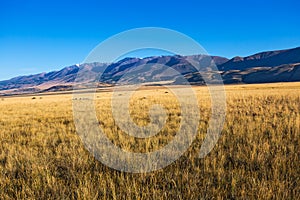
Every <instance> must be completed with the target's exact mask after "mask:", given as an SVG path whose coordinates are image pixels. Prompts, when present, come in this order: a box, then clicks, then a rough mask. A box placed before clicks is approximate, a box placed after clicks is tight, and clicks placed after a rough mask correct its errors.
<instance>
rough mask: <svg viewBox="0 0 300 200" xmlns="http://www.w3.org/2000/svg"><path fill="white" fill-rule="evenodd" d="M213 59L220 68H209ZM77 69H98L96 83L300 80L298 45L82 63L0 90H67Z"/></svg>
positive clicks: (2, 84)
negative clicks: (235, 53) (240, 53)
mask: <svg viewBox="0 0 300 200" xmlns="http://www.w3.org/2000/svg"><path fill="white" fill-rule="evenodd" d="M189 60H194V61H197V62H199V63H201V64H200V65H202V66H203V63H204V65H205V70H204V71H205V73H206V74H205V73H202V74H201V73H199V71H198V70H196V69H195V67H194V66H193V65H191V63H190V62H189ZM211 60H212V61H213V62H211ZM213 63H214V64H215V65H216V66H217V68H218V69H219V72H216V71H215V70H213V69H212V68H210V66H211V65H212V64H213ZM167 68H170V69H172V70H173V71H172V70H171V71H170V70H167ZM79 71H86V72H89V73H90V74H93V75H94V76H95V77H96V76H97V74H99V72H101V73H102V77H101V78H99V79H98V80H99V84H98V85H99V86H107V85H113V84H116V83H117V84H134V83H140V82H160V81H169V82H170V83H171V84H180V82H178V77H179V76H184V77H185V78H186V80H188V81H189V82H190V83H191V84H198V85H201V84H205V81H204V79H203V76H206V75H207V76H210V77H212V76H213V74H214V73H219V74H221V76H222V78H223V81H224V83H225V84H230V83H269V82H291V81H300V47H298V48H294V49H287V50H278V51H268V52H261V53H257V54H254V55H251V56H247V57H234V58H232V59H230V60H229V59H227V58H223V57H219V56H211V57H209V56H203V55H193V56H180V55H174V56H152V57H147V58H143V59H141V58H125V59H123V60H120V61H118V62H115V63H111V64H108V63H84V64H81V65H73V66H69V67H65V68H63V69H62V70H60V71H53V72H49V73H40V74H35V75H29V76H19V77H15V78H12V79H10V80H5V81H0V94H2V95H9V94H18V93H34V92H46V91H59V90H70V89H72V85H73V84H74V81H75V79H76V76H77V73H78V72H79ZM175 72H176V73H175Z"/></svg>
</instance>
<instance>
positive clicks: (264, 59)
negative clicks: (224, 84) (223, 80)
mask: <svg viewBox="0 0 300 200" xmlns="http://www.w3.org/2000/svg"><path fill="white" fill-rule="evenodd" d="M293 63H300V47H298V48H294V49H287V50H280V51H267V52H262V53H257V54H254V55H251V56H247V57H234V58H232V59H231V60H229V61H228V62H225V63H223V64H221V65H219V66H218V67H219V69H220V70H223V71H228V70H244V69H247V68H251V67H274V66H279V65H283V64H293Z"/></svg>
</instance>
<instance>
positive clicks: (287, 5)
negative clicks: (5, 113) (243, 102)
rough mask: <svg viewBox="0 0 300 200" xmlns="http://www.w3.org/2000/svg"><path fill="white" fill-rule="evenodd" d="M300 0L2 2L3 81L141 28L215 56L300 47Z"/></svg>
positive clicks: (72, 58)
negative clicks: (164, 32)
mask: <svg viewBox="0 0 300 200" xmlns="http://www.w3.org/2000/svg"><path fill="white" fill-rule="evenodd" d="M299 8H300V3H299V1H298V0H285V1H277V0H273V1H271V0H265V1H259V0H252V1H242V0H240V1H237V0H235V1H234V0H226V1H221V0H220V1H213V0H212V1H208V0H206V1H200V0H198V1H197V0H191V1H190V0H185V1H174V0H173V1H163V0H159V1H157V0H151V1H121V0H120V1H114V0H111V1H89V0H86V1H63V0H61V1H56V0H52V1H33V0H26V1H21V0H20V1H16V0H2V1H1V2H0V56H1V57H0V58H1V59H0V69H1V74H0V80H3V79H8V78H11V77H14V76H17V75H23V74H33V73H38V72H44V71H51V70H56V69H60V68H62V67H64V66H67V65H72V64H76V63H80V62H82V61H83V60H84V58H85V57H86V56H87V55H88V53H89V52H90V51H91V50H92V49H93V48H94V47H95V46H96V45H97V44H99V43H100V42H101V41H103V40H105V39H106V38H108V37H110V36H112V35H114V34H117V33H119V32H121V31H125V30H128V29H132V28H138V27H149V26H151V27H164V28H169V29H174V30H176V31H179V32H182V33H184V34H186V35H188V36H190V37H192V38H194V39H195V40H196V41H197V42H199V43H200V44H201V45H202V46H203V47H204V48H205V49H206V50H207V51H208V53H210V54H212V55H220V56H225V57H229V58H230V57H233V56H236V55H240V56H246V55H249V54H253V53H256V52H260V51H265V50H273V49H284V48H292V47H297V46H300V12H299Z"/></svg>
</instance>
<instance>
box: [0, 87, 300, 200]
mask: <svg viewBox="0 0 300 200" xmlns="http://www.w3.org/2000/svg"><path fill="white" fill-rule="evenodd" d="M193 89H194V90H195V92H196V94H197V97H198V104H199V110H200V114H201V118H200V119H199V128H198V135H197V139H196V140H195V141H194V142H193V144H192V145H191V146H190V148H189V149H188V150H187V151H186V152H185V153H184V154H183V156H181V157H180V159H178V160H177V161H175V162H174V163H173V164H171V165H169V166H167V167H166V168H164V169H161V170H158V171H155V172H152V173H141V174H131V173H125V172H120V171H117V170H114V169H111V168H109V167H107V166H105V165H104V164H102V163H101V162H99V161H97V160H96V159H95V158H94V157H93V156H92V155H91V154H90V153H89V152H88V151H87V150H86V149H85V148H84V145H83V143H82V141H81V140H80V138H79V136H78V135H77V134H76V130H75V125H74V121H73V112H72V94H51V95H50V94H35V95H33V96H17V97H2V98H0V141H1V142H0V199H300V144H299V143H300V83H273V84H251V85H227V86H225V91H226V102H227V110H226V120H225V125H224V128H223V130H222V134H221V137H220V138H219V140H218V143H217V145H216V146H215V147H214V149H213V150H212V151H211V152H210V153H209V154H208V155H207V156H206V157H205V158H202V159H201V158H198V153H199V149H200V147H201V143H202V141H203V139H204V137H205V135H206V130H207V127H208V121H209V118H210V113H211V103H210V95H209V93H208V90H207V88H206V87H204V86H203V87H200V86H195V87H193ZM111 97H112V93H111V92H110V91H102V92H98V93H96V94H95V105H96V108H97V117H98V121H99V127H100V128H102V130H103V131H104V132H105V134H107V136H108V137H109V138H110V139H111V141H112V142H113V143H114V144H116V145H118V146H120V147H121V148H123V149H124V150H127V151H137V152H149V151H154V150H157V149H159V148H162V147H163V146H164V145H165V144H167V143H168V141H170V140H172V137H173V136H174V134H176V131H177V130H178V127H179V124H180V117H181V116H180V109H179V105H178V102H177V100H176V98H175V96H174V95H173V94H172V92H171V91H168V90H167V89H166V88H159V87H151V88H150V87H149V88H147V89H144V90H139V91H136V92H135V94H134V95H133V96H132V98H131V101H130V114H131V117H132V119H133V121H135V122H136V123H137V124H138V125H146V124H147V123H148V122H149V119H150V118H149V116H148V111H147V110H148V109H149V108H150V106H151V105H152V104H154V103H159V104H162V105H164V106H165V108H166V110H167V113H168V119H167V122H166V125H165V127H164V128H163V129H162V130H161V132H159V133H158V134H157V135H156V136H155V137H153V138H150V139H145V140H144V139H137V138H134V137H131V136H128V135H126V134H125V133H124V132H123V131H122V130H121V129H120V128H118V127H117V126H116V124H115V122H114V118H113V117H112V112H111ZM120 98H121V97H120Z"/></svg>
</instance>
